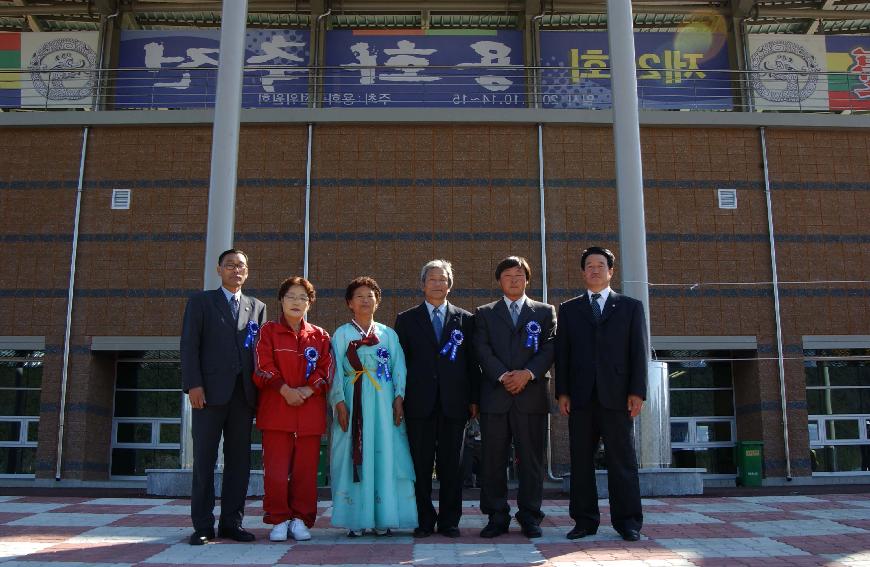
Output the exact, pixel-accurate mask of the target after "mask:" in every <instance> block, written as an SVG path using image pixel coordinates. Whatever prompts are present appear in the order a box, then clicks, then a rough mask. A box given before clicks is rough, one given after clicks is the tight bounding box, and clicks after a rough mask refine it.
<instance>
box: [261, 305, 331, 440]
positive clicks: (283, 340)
mask: <svg viewBox="0 0 870 567" xmlns="http://www.w3.org/2000/svg"><path fill="white" fill-rule="evenodd" d="M308 347H313V348H314V349H316V350H317V354H318V359H317V361H316V367H315V368H314V370H313V371H312V372H311V374H310V375H309V376H308V379H307V380H306V379H305V369H306V367H307V365H308V361H307V360H306V358H305V349H306V348H308ZM332 373H333V370H332V352H331V351H330V343H329V333H327V332H326V331H325V330H324V329H321V328H320V327H317V326H315V325H312V324H310V323H308V322H306V321H302V326H301V327H300V329H299V332H298V333H296V332H295V331H293V329H291V328H290V327H288V326H287V325H286V324H285V323H284V318H283V317H281V321H280V322H277V321H269V322H267V323H265V324H264V325H263V326H262V327H261V328H260V333H259V335H258V336H257V346H256V348H255V349H254V374H253V377H252V378H253V380H254V384H255V385H256V386H257V388H258V389H259V390H260V398H259V403H258V405H257V428H258V429H260V430H263V429H273V430H278V431H294V432H296V433H297V434H298V435H322V434H323V433H324V432H325V431H326V396H327V393H328V392H329V386H330V383H331V381H332ZM282 384H287V385H288V386H290V387H291V388H298V387H300V386H310V387H311V389H312V390H314V395H313V396H311V397H310V398H308V399H307V400H305V402H304V403H303V404H302V405H301V406H290V405H287V402H286V401H285V400H284V398H283V397H282V396H281V394H280V393H279V390H280V389H281V385H282Z"/></svg>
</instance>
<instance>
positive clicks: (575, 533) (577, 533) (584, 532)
mask: <svg viewBox="0 0 870 567" xmlns="http://www.w3.org/2000/svg"><path fill="white" fill-rule="evenodd" d="M597 531H598V530H589V529H586V528H584V527H582V526H574V528H573V529H572V530H571V531H570V532H568V535H567V536H565V537H567V538H568V539H580V538H581V537H586V536H593V535H595V532H597Z"/></svg>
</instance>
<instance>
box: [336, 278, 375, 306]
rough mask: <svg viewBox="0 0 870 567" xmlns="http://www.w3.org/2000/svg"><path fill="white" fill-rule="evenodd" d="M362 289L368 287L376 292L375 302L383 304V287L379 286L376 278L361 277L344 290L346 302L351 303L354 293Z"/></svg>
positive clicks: (352, 281)
mask: <svg viewBox="0 0 870 567" xmlns="http://www.w3.org/2000/svg"><path fill="white" fill-rule="evenodd" d="M361 287H367V288H369V289H370V290H372V291H373V292H375V301H377V302H378V303H380V302H381V286H379V285H378V282H376V281H375V280H374V278H370V277H369V276H360V277H358V278H354V279H352V280H351V281H350V283H349V284H347V289H346V290H344V301H345V302H346V303H350V300H351V299H353V294H354V292H355V291H356V290H358V289H359V288H361Z"/></svg>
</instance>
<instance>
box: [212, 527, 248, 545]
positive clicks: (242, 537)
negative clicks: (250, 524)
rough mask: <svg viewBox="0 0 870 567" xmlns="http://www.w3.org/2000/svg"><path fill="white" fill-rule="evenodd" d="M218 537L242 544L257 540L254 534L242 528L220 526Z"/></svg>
mask: <svg viewBox="0 0 870 567" xmlns="http://www.w3.org/2000/svg"><path fill="white" fill-rule="evenodd" d="M218 537H222V538H227V539H232V540H235V541H241V542H248V541H254V540H255V539H257V538H256V537H254V534H252V533H251V532H249V531H246V530H245V529H244V528H242V526H218Z"/></svg>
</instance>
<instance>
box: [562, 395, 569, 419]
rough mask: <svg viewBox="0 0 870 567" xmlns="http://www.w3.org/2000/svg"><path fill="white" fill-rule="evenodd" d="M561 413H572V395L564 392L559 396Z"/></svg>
mask: <svg viewBox="0 0 870 567" xmlns="http://www.w3.org/2000/svg"><path fill="white" fill-rule="evenodd" d="M559 413H561V414H562V415H569V414H570V413H571V396H569V395H568V394H562V395H561V396H559Z"/></svg>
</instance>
